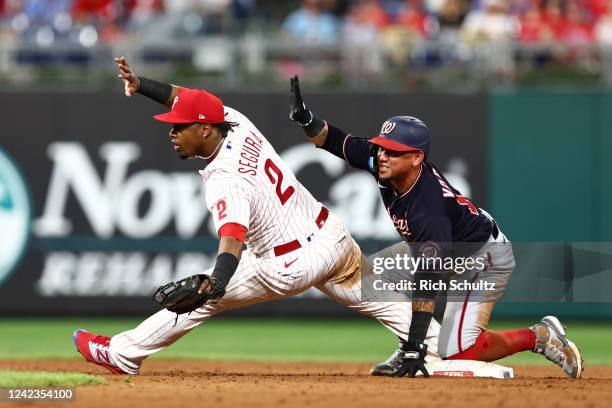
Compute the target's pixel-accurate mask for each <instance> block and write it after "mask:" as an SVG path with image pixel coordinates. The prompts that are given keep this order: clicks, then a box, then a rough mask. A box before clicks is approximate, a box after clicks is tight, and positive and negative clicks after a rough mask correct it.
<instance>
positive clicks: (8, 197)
mask: <svg viewBox="0 0 612 408" xmlns="http://www.w3.org/2000/svg"><path fill="white" fill-rule="evenodd" d="M31 214H32V207H31V204H30V195H29V193H28V189H27V186H26V183H25V180H24V179H23V177H22V176H21V173H20V171H19V169H18V168H17V166H16V165H15V163H14V162H13V160H12V159H11V158H10V156H9V155H8V154H7V153H6V152H4V151H3V150H2V149H0V285H2V283H4V282H5V281H6V280H7V279H8V278H9V277H10V276H11V274H12V273H13V272H14V270H15V267H16V266H17V264H18V262H19V261H20V260H21V257H22V256H23V254H24V252H25V250H26V247H27V244H28V239H29V237H30V220H31Z"/></svg>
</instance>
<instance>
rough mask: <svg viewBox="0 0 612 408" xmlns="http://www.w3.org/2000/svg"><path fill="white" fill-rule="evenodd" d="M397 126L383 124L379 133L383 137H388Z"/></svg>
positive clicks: (394, 124)
mask: <svg viewBox="0 0 612 408" xmlns="http://www.w3.org/2000/svg"><path fill="white" fill-rule="evenodd" d="M396 125H397V123H395V122H389V121H387V122H385V123H383V125H382V128H381V129H380V133H381V134H383V135H388V134H389V133H391V132H393V129H395V126H396Z"/></svg>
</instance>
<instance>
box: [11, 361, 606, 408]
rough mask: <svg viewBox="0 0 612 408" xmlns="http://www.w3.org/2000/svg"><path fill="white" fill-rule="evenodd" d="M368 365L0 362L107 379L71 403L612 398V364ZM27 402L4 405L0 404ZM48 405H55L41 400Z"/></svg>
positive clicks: (566, 401)
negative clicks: (436, 368) (507, 375)
mask: <svg viewBox="0 0 612 408" xmlns="http://www.w3.org/2000/svg"><path fill="white" fill-rule="evenodd" d="M368 368H369V366H368V365H364V364H345V363H342V364H340V363H334V364H311V363H251V362H234V363H230V362H214V361H204V360H195V361H194V360H186V361H177V360H173V361H162V360H151V361H147V362H146V364H145V366H144V367H143V370H142V374H141V375H139V376H135V377H127V376H113V375H106V371H105V370H104V369H102V368H99V367H97V366H94V365H93V364H88V363H86V362H84V361H65V360H62V361H0V370H7V369H10V370H39V371H77V372H85V373H90V374H100V375H104V376H105V378H106V379H107V380H108V381H109V384H108V385H103V386H96V387H82V388H79V389H78V390H77V401H76V403H69V404H62V405H61V406H70V407H87V408H94V407H104V408H108V407H130V408H134V407H141V406H142V407H164V408H167V407H168V406H179V407H185V408H186V407H191V406H198V407H215V408H221V407H241V406H249V407H278V406H280V407H292V406H306V407H342V406H350V407H370V408H371V407H384V406H389V407H390V406H395V407H399V406H401V407H407V406H409V407H418V408H423V407H437V408H442V407H444V408H446V407H449V406H468V407H471V408H478V407H487V408H490V407H494V408H500V407H516V406H522V407H525V408H535V407H572V408H578V407H598V406H601V407H603V406H609V404H610V402H609V401H610V400H612V368H609V367H587V369H586V371H585V373H584V378H582V379H581V380H578V381H572V380H569V379H566V378H564V377H562V373H561V371H560V370H559V369H558V368H556V367H554V366H552V365H551V366H545V367H515V375H516V377H517V378H515V379H513V380H475V379H461V378H430V379H405V378H402V379H400V378H380V377H370V376H369V375H367V372H368ZM11 405H12V406H16V407H23V406H24V405H23V404H0V407H5V406H6V407H8V406H11ZM43 405H44V406H45V407H49V406H51V404H48V403H45V404H43Z"/></svg>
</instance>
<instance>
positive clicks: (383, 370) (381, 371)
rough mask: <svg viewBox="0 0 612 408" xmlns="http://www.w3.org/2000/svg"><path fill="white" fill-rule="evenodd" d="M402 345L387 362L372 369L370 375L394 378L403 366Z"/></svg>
mask: <svg viewBox="0 0 612 408" xmlns="http://www.w3.org/2000/svg"><path fill="white" fill-rule="evenodd" d="M402 345H403V344H402V343H401V342H400V343H399V345H398V347H397V350H395V352H394V353H393V354H392V355H391V357H389V358H388V359H386V360H385V361H383V362H382V363H379V364H376V365H375V366H374V367H372V368H371V369H370V375H380V376H385V377H393V376H394V373H395V372H396V371H397V370H399V368H400V367H401V365H402V361H403V359H402V357H403V353H404V352H403V351H402Z"/></svg>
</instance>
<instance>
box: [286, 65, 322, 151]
mask: <svg viewBox="0 0 612 408" xmlns="http://www.w3.org/2000/svg"><path fill="white" fill-rule="evenodd" d="M289 97H290V102H289V118H290V119H291V120H292V121H294V122H296V123H297V124H298V125H300V126H301V127H302V129H304V133H306V136H308V140H309V141H310V142H312V143H314V144H315V146H317V147H321V146H323V145H324V144H325V141H326V140H327V130H328V128H327V123H326V122H325V121H324V120H322V119H320V118H318V117H316V116H315V115H314V114H313V113H312V111H311V110H310V109H308V108H307V107H306V104H304V100H303V99H302V92H301V90H300V79H299V78H298V76H297V75H296V76H294V77H293V78H291V91H290V95H289Z"/></svg>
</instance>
